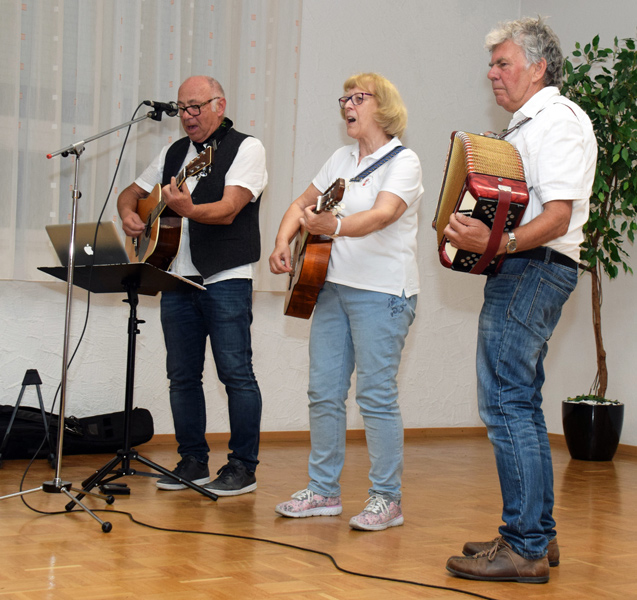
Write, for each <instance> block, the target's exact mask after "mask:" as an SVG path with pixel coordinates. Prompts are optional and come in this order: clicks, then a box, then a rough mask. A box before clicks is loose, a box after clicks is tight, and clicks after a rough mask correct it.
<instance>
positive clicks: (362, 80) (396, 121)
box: [341, 73, 407, 137]
mask: <svg viewBox="0 0 637 600" xmlns="http://www.w3.org/2000/svg"><path fill="white" fill-rule="evenodd" d="M355 87H357V88H360V89H361V90H365V91H366V92H368V93H370V94H374V98H376V102H377V104H378V110H377V111H376V112H375V113H374V120H375V121H376V122H377V123H378V124H379V125H380V127H381V128H382V130H383V131H384V132H385V133H386V134H387V135H390V136H392V137H394V136H396V137H401V136H402V135H403V133H405V129H406V127H407V107H406V106H405V103H404V102H403V99H402V98H401V97H400V94H399V93H398V90H397V89H396V86H395V85H394V84H393V83H392V82H391V81H389V80H388V79H385V77H383V76H382V75H379V74H378V73H359V74H357V75H352V76H351V77H350V78H349V79H348V80H347V81H346V82H345V83H344V84H343V90H344V91H345V93H347V92H349V90H351V89H353V88H355ZM341 116H342V117H343V119H345V111H344V110H343V109H341Z"/></svg>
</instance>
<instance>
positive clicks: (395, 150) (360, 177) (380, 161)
mask: <svg viewBox="0 0 637 600" xmlns="http://www.w3.org/2000/svg"><path fill="white" fill-rule="evenodd" d="M404 149H405V146H396V147H395V148H392V149H391V150H390V151H389V152H388V153H387V154H385V156H381V157H380V158H379V159H378V160H377V161H376V162H375V163H374V164H373V165H372V166H371V167H368V168H367V169H365V170H364V171H362V172H361V173H359V174H358V175H356V177H352V178H351V179H350V180H349V182H350V183H356V182H358V181H363V179H365V177H367V176H368V175H371V174H372V173H373V172H374V171H375V170H376V169H378V167H380V166H382V165H384V164H385V163H386V162H387V161H389V160H391V159H392V158H394V156H396V154H398V153H399V152H402V151H403V150H404Z"/></svg>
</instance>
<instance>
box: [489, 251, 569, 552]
mask: <svg viewBox="0 0 637 600" xmlns="http://www.w3.org/2000/svg"><path fill="white" fill-rule="evenodd" d="M576 283H577V269H575V268H570V267H565V266H562V265H558V264H554V263H549V262H546V261H540V260H529V259H526V258H516V257H515V256H513V257H510V258H507V259H506V260H505V261H504V263H503V265H502V269H501V270H500V273H499V274H498V275H495V276H490V277H489V279H488V280H487V283H486V285H485V288H484V305H483V307H482V312H481V314H480V322H479V327H478V353H477V376H478V406H479V409H480V417H481V418H482V420H483V421H484V423H485V425H486V426H487V431H488V434H489V439H490V440H491V443H492V444H493V449H494V452H495V459H496V465H497V468H498V475H499V478H500V488H501V491H502V501H503V510H502V520H503V521H504V525H502V526H501V527H500V535H502V537H503V538H504V539H505V540H506V541H507V542H508V543H509V544H511V547H512V548H513V549H514V550H515V552H517V553H518V554H520V555H521V556H523V557H524V558H527V559H537V558H541V557H542V556H544V555H545V554H546V551H547V546H548V542H549V540H550V539H552V538H553V537H555V520H554V519H553V501H554V496H553V464H552V460H551V448H550V446H549V439H548V435H547V431H546V424H545V422H544V414H543V412H542V385H543V384H544V366H543V361H544V357H545V356H546V352H547V350H548V345H547V342H548V340H549V338H550V337H551V335H552V333H553V329H554V328H555V326H556V325H557V322H558V320H559V318H560V315H561V312H562V306H563V305H564V303H565V302H566V300H567V299H568V297H569V295H570V294H571V292H572V291H573V290H574V289H575V285H576Z"/></svg>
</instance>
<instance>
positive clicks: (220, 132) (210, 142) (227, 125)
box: [193, 117, 233, 154]
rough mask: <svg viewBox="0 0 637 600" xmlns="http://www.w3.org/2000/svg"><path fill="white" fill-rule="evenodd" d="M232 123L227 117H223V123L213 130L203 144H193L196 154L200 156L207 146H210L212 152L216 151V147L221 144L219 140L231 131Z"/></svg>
mask: <svg viewBox="0 0 637 600" xmlns="http://www.w3.org/2000/svg"><path fill="white" fill-rule="evenodd" d="M232 125H233V123H232V121H231V120H230V119H228V117H224V118H223V121H221V124H220V125H219V127H217V129H215V130H214V132H213V133H212V135H211V136H210V137H209V138H208V139H207V140H205V141H204V142H201V143H200V142H193V145H194V147H195V149H196V150H197V154H201V153H202V152H203V151H204V150H205V149H206V148H207V147H208V146H212V149H213V150H216V149H217V146H219V144H221V140H222V139H223V138H224V137H225V136H226V133H228V131H230V129H232Z"/></svg>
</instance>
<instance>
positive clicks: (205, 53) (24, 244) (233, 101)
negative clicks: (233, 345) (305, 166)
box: [0, 0, 302, 290]
mask: <svg viewBox="0 0 637 600" xmlns="http://www.w3.org/2000/svg"><path fill="white" fill-rule="evenodd" d="M0 7H1V9H2V13H1V14H2V18H1V19H0V39H1V40H2V56H3V60H2V61H1V62H0V158H1V160H0V174H1V176H2V182H3V183H2V193H1V195H0V251H1V252H2V254H1V255H2V257H3V260H2V261H0V278H2V279H21V280H39V279H42V280H47V279H49V278H48V276H46V275H44V274H42V273H41V272H40V271H38V270H37V267H38V266H44V265H46V266H50V265H55V264H57V262H56V261H57V258H56V256H55V254H54V252H53V249H52V247H51V246H50V243H49V241H48V237H47V235H46V232H45V230H44V227H45V225H47V224H49V223H66V222H69V221H70V212H71V206H72V194H71V190H72V187H73V180H74V173H75V162H74V161H75V159H74V157H72V156H69V157H66V158H64V157H62V156H56V157H53V158H52V159H47V154H49V153H51V152H54V151H55V150H58V149H60V148H63V147H66V146H68V145H70V144H73V143H76V142H79V141H82V140H86V139H88V138H90V137H92V136H94V135H96V134H98V133H100V132H102V131H106V130H109V129H111V128H113V127H116V126H118V125H120V124H123V123H126V122H127V121H129V120H131V119H132V117H133V114H134V112H135V109H136V108H137V106H138V104H139V103H140V102H142V101H143V100H159V101H163V102H169V101H171V100H176V99H177V88H178V87H179V84H180V82H181V81H183V80H184V79H185V78H186V77H189V76H190V75H210V76H213V77H215V78H216V79H218V80H219V81H220V82H221V84H222V85H223V86H224V89H225V91H226V95H227V99H228V108H227V111H226V114H227V116H229V117H230V118H231V119H232V120H233V121H234V122H235V127H236V128H237V129H239V130H240V131H243V132H244V133H248V134H251V135H254V136H255V137H258V138H259V139H261V140H262V141H263V142H264V144H265V147H266V152H267V160H268V172H269V175H270V183H269V185H268V188H267V190H266V192H265V194H264V198H263V201H262V215H261V225H262V239H263V240H264V243H263V244H262V246H263V259H262V260H261V262H260V265H259V273H258V275H257V281H256V289H265V290H267V289H277V288H276V282H274V280H272V279H270V276H269V272H268V268H267V254H268V253H269V251H270V249H271V248H270V246H271V244H270V243H269V242H272V240H274V235H275V232H276V229H277V227H278V224H279V221H280V218H281V216H282V214H283V212H284V210H285V208H286V207H287V205H288V204H289V202H290V201H291V199H292V198H291V194H292V171H293V156H294V128H295V119H296V97H297V82H298V77H297V72H298V65H299V55H298V47H299V39H300V20H301V9H302V0H278V1H277V0H216V1H215V0H26V1H24V2H20V1H17V0H0ZM149 110H150V109H149V108H148V107H143V108H142V109H141V111H140V112H138V113H137V116H140V115H143V114H146V113H147V112H148V111H149ZM182 135H183V132H182V131H181V129H180V127H179V120H178V119H177V118H168V117H166V116H164V117H163V119H162V121H161V122H157V121H153V120H151V119H146V120H144V121H142V122H140V123H139V124H136V125H133V126H132V128H131V132H130V136H129V138H128V142H127V145H126V148H125V150H124V154H123V158H122V160H121V165H120V169H119V172H118V174H117V178H116V179H115V185H114V187H113V190H112V192H111V194H110V197H108V196H109V189H110V186H111V182H112V180H113V176H114V173H115V170H116V167H117V165H118V161H119V156H120V152H121V150H122V146H123V142H124V139H125V137H126V129H122V130H120V131H118V132H117V133H112V134H110V135H108V136H106V137H103V138H101V139H99V140H96V141H93V142H90V143H87V144H86V145H85V149H84V152H83V153H82V154H81V156H80V165H79V189H80V191H81V194H82V197H81V199H80V200H79V208H78V221H80V222H84V221H93V220H97V218H98V216H99V214H100V212H101V211H102V208H103V207H104V205H105V202H106V200H107V197H108V202H107V203H106V205H105V211H104V215H103V219H105V220H117V210H116V200H117V194H118V193H119V191H121V190H122V189H123V188H124V187H126V186H127V185H128V184H129V183H131V182H132V181H133V180H134V179H135V177H136V176H137V175H138V174H139V173H140V172H141V170H142V169H143V168H144V167H145V166H146V164H147V163H148V162H149V161H150V160H151V159H152V157H153V156H154V155H155V154H156V153H157V152H158V151H159V149H160V148H161V147H162V146H163V145H164V144H166V143H168V142H170V141H173V140H175V139H178V138H179V137H181V136H182ZM271 281H272V285H270V282H271ZM278 287H280V286H278Z"/></svg>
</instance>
